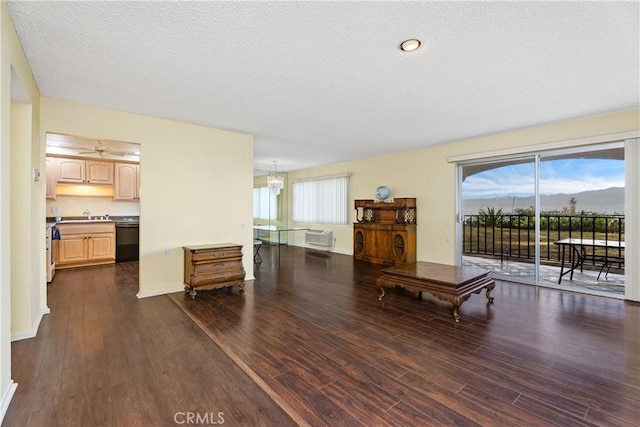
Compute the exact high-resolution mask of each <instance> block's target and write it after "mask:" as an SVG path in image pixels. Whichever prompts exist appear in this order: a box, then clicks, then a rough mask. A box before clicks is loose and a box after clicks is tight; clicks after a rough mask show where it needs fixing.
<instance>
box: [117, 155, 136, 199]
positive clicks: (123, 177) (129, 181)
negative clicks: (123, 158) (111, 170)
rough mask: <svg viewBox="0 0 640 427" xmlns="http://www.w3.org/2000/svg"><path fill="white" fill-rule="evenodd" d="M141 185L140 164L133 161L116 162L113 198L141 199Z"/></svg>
mask: <svg viewBox="0 0 640 427" xmlns="http://www.w3.org/2000/svg"><path fill="white" fill-rule="evenodd" d="M139 186H140V165H138V164H133V163H116V164H115V184H114V191H113V200H139V199H140V191H139V188H138V187H139Z"/></svg>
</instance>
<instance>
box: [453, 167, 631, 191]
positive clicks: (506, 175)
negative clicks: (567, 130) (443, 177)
mask: <svg viewBox="0 0 640 427" xmlns="http://www.w3.org/2000/svg"><path fill="white" fill-rule="evenodd" d="M534 173H535V172H534V163H533V161H532V162H531V163H523V164H516V165H509V166H504V167H500V168H496V169H491V170H487V171H484V172H480V173H477V174H475V175H471V176H468V177H467V178H466V179H465V181H464V182H463V184H462V198H463V199H480V198H493V197H501V196H516V197H523V196H531V195H533V192H534ZM610 187H624V160H610V159H560V160H548V161H544V160H543V161H541V162H540V194H544V195H547V194H559V193H564V194H573V193H579V192H581V191H590V190H604V189H607V188H610Z"/></svg>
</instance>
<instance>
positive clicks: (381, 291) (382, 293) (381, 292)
mask: <svg viewBox="0 0 640 427" xmlns="http://www.w3.org/2000/svg"><path fill="white" fill-rule="evenodd" d="M382 298H384V288H383V287H382V286H380V295H379V296H378V300H379V301H382Z"/></svg>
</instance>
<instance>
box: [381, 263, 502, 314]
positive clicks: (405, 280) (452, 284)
mask: <svg viewBox="0 0 640 427" xmlns="http://www.w3.org/2000/svg"><path fill="white" fill-rule="evenodd" d="M376 284H377V285H378V287H379V288H380V292H381V293H380V297H379V299H380V300H382V298H383V297H384V288H393V287H396V286H400V287H402V288H404V289H406V290H408V291H410V292H417V293H418V299H422V292H424V291H427V292H429V293H430V294H432V295H433V296H435V297H436V298H438V299H439V300H442V301H449V302H450V303H451V304H453V319H454V320H455V321H456V322H459V321H460V314H459V313H458V309H459V308H460V306H461V305H462V303H464V302H465V301H466V300H468V299H469V297H470V296H471V294H472V293H476V294H478V293H480V291H482V289H486V290H487V293H486V295H487V299H488V300H489V303H493V297H492V296H491V291H492V290H493V288H494V287H495V286H496V285H495V282H494V280H493V279H492V278H490V277H489V272H488V271H486V270H481V269H478V268H474V267H458V266H455V265H446V264H436V263H432V262H422V261H418V262H415V263H411V264H404V265H400V266H397V267H389V268H385V269H383V270H382V276H381V277H380V278H378V280H377V282H376Z"/></svg>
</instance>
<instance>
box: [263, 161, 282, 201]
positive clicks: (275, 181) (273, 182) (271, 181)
mask: <svg viewBox="0 0 640 427" xmlns="http://www.w3.org/2000/svg"><path fill="white" fill-rule="evenodd" d="M267 187H269V190H271V193H272V194H274V195H276V196H277V195H278V194H280V190H282V188H283V187H284V177H283V176H282V175H277V174H276V161H275V160H274V161H273V173H269V176H268V177H267Z"/></svg>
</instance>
